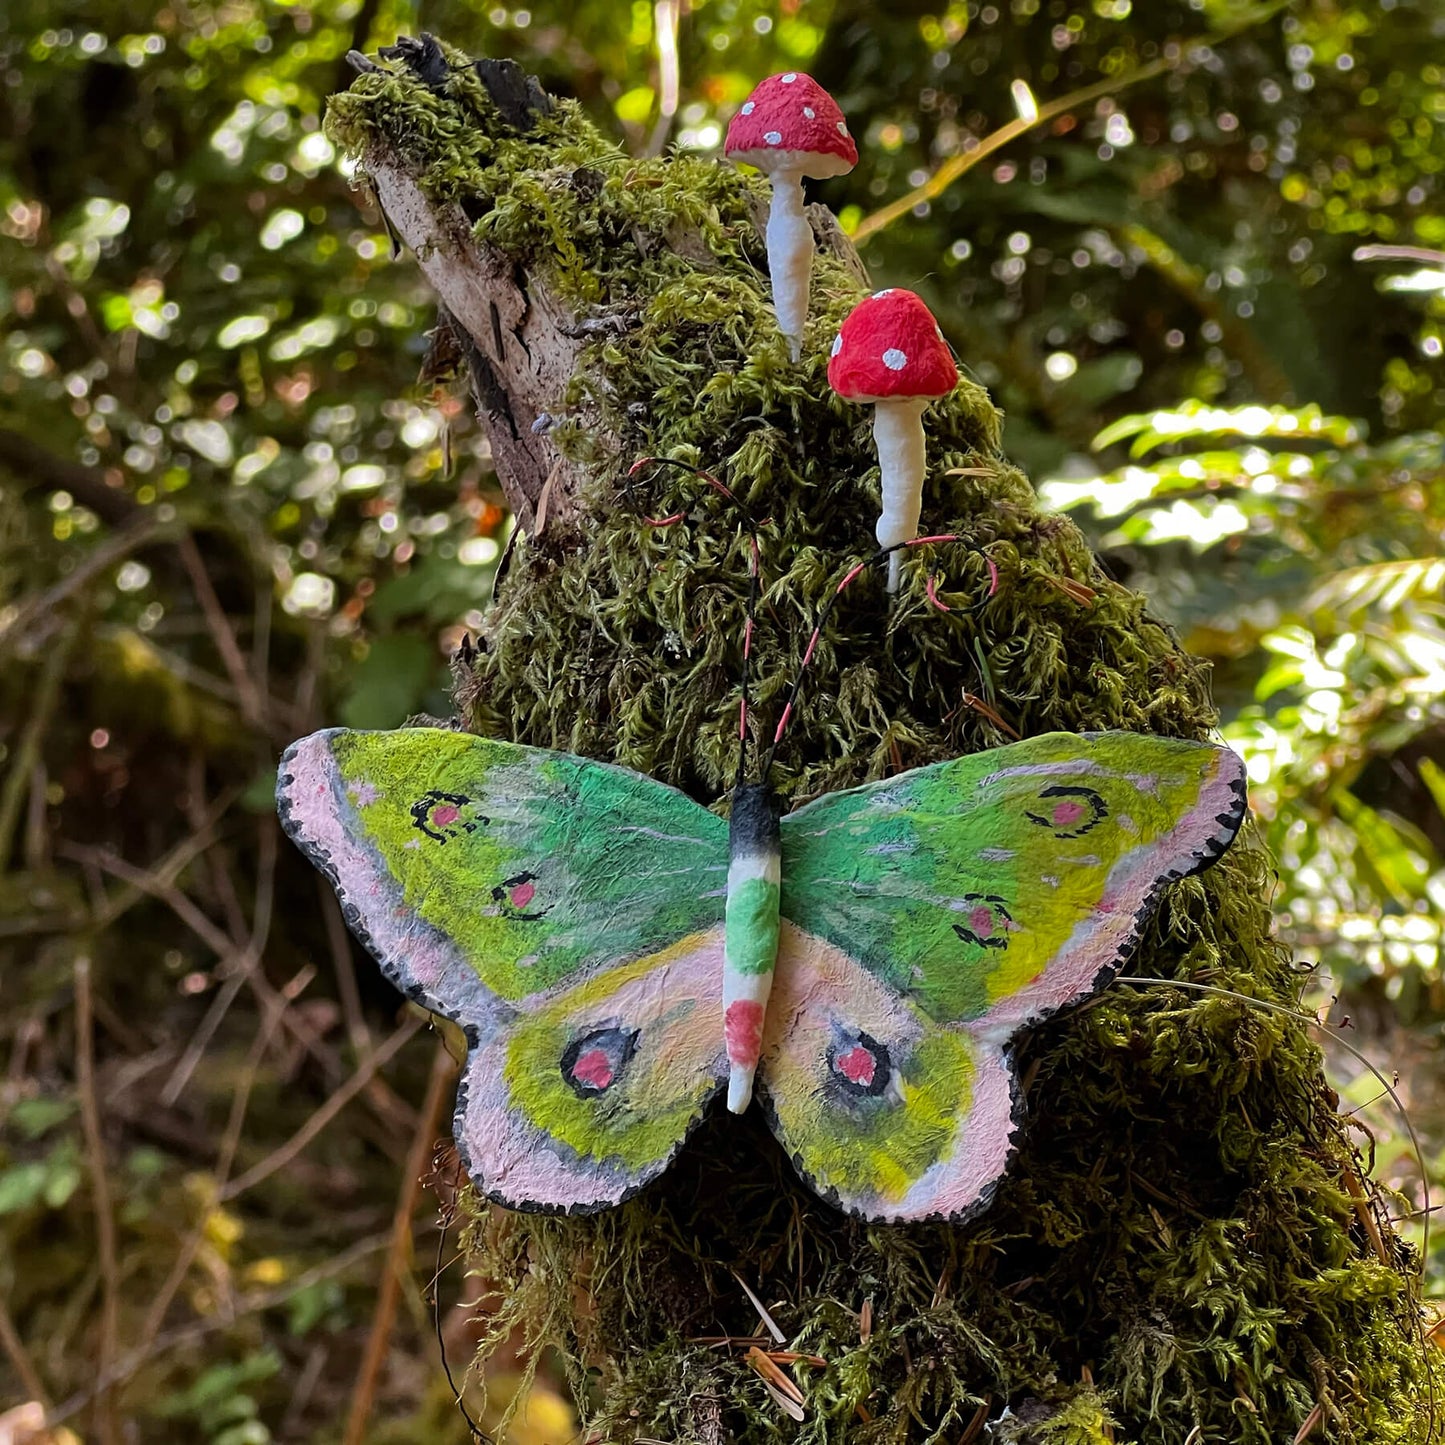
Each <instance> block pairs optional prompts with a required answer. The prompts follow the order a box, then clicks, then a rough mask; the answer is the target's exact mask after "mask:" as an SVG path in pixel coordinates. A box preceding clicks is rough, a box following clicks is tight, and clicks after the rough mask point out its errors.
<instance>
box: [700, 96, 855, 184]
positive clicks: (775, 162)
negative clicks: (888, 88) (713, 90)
mask: <svg viewBox="0 0 1445 1445" xmlns="http://www.w3.org/2000/svg"><path fill="white" fill-rule="evenodd" d="M723 151H724V153H725V154H726V155H727V156H728V158H729V159H730V160H735V161H742V162H743V163H744V164H746V165H750V166H756V167H757V168H758V169H759V170H760V171H775V170H782V169H790V170H791V169H794V168H800V169H801V170H802V172H803V174H804V175H805V176H813V177H816V178H819V179H821V178H822V177H824V176H841V175H844V174H845V173H846V172H848V171H851V170H852V169H853V167H854V166H856V165H857V164H858V147H857V146H856V145H854V144H853V137H852V136H850V135H849V134H848V122H847V121H845V120H844V119H843V112H842V111H841V110H839V109H838V102H837V101H835V100H834V99H833V97H832V96H831V95H829V94H828V92H827V91H826V90H824V89H823V87H822V86H821V85H819V84H818V82H817V81H816V80H814V79H813V77H812V76H811V75H804V74H803V72H802V71H801V70H789V71H787V72H785V73H784V74H782V75H770V76H769V77H768V78H767V79H766V80H765V81H763V82H762V83H761V84H760V85H759V86H758V87H757V88H756V89H755V90H754V91H753V93H752V94H751V95H750V96H749V97H748V98H747V99H746V100H745V101H744V102H743V104H742V109H741V110H739V111H738V113H737V114H736V115H735V116H733V118H732V120H731V121H730V122H729V123H728V136H727V140H726V141H725V142H724V143H723Z"/></svg>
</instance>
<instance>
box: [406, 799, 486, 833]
mask: <svg viewBox="0 0 1445 1445" xmlns="http://www.w3.org/2000/svg"><path fill="white" fill-rule="evenodd" d="M411 821H412V824H413V825H414V826H415V827H417V828H420V829H421V831H422V832H423V833H425V834H426V835H427V837H428V838H431V839H434V840H435V841H436V842H438V843H445V842H446V841H447V839H448V838H461V837H465V836H466V835H467V834H468V833H474V832H476V830H477V829H478V828H485V827H486V826H487V825H488V824H489V823H490V822H491V821H492V820H491V819H490V818H488V817H486V816H485V815H484V814H482V813H479V812H477V811H476V807H475V804H474V803H473V801H472V799H471V798H469V797H468V796H467V795H466V794H465V793H443V792H439V791H437V790H436V789H433V790H432V791H431V792H429V793H423V794H422V796H421V797H420V798H418V799H417V800H416V802H414V803H413V804H412V805H411Z"/></svg>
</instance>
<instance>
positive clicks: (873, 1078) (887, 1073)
mask: <svg viewBox="0 0 1445 1445" xmlns="http://www.w3.org/2000/svg"><path fill="white" fill-rule="evenodd" d="M828 1071H829V1074H830V1076H831V1079H832V1082H833V1084H834V1085H835V1086H836V1087H837V1088H839V1089H840V1090H842V1092H843V1093H844V1094H845V1095H847V1096H851V1097H853V1098H858V1099H863V1098H877V1097H878V1096H879V1095H880V1094H882V1093H883V1092H884V1091H885V1090H886V1089H887V1088H888V1085H889V1084H890V1083H891V1082H892V1081H893V1061H892V1059H891V1058H890V1057H889V1055H888V1046H887V1045H886V1044H883V1043H880V1042H879V1041H878V1040H877V1039H875V1038H874V1037H873V1035H872V1034H867V1033H864V1032H863V1031H862V1030H861V1029H860V1030H857V1031H852V1030H848V1031H840V1033H839V1035H838V1037H837V1038H835V1039H834V1041H833V1043H832V1044H831V1045H830V1046H829V1049H828Z"/></svg>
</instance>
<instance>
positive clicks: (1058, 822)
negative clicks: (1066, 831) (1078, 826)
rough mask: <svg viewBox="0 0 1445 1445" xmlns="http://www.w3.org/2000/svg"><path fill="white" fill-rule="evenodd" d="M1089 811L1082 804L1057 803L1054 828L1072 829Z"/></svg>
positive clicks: (1055, 805)
mask: <svg viewBox="0 0 1445 1445" xmlns="http://www.w3.org/2000/svg"><path fill="white" fill-rule="evenodd" d="M1087 811H1088V810H1087V809H1086V808H1085V807H1084V805H1083V804H1082V803H1055V804H1054V826H1055V827H1056V828H1072V827H1073V826H1074V824H1075V823H1077V822H1078V821H1079V819H1080V818H1082V817H1083V816H1084V814H1085V813H1086V812H1087Z"/></svg>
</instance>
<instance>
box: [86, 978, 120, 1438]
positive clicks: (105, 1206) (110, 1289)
mask: <svg viewBox="0 0 1445 1445" xmlns="http://www.w3.org/2000/svg"><path fill="white" fill-rule="evenodd" d="M75 1073H76V1084H77V1087H78V1089H79V1092H80V1124H81V1130H82V1132H83V1134H84V1136H85V1158H86V1166H87V1169H88V1170H89V1173H90V1197H91V1204H92V1207H93V1209H94V1212H95V1241H96V1251H97V1254H98V1256H99V1260H100V1285H101V1308H100V1348H99V1351H98V1356H97V1358H98V1363H99V1373H100V1375H101V1378H102V1379H104V1378H106V1377H107V1376H108V1375H109V1374H110V1372H111V1369H112V1367H113V1366H114V1363H115V1353H116V1343H117V1340H118V1339H119V1335H120V1265H119V1263H118V1261H117V1256H116V1244H115V1212H114V1210H113V1208H112V1206H111V1198H110V1176H109V1174H108V1173H107V1170H106V1163H105V1140H104V1139H103V1138H102V1136H101V1132H100V1105H99V1103H98V1102H97V1100H96V1093H95V1024H94V1013H93V1011H92V1008H91V996H90V959H89V958H88V957H86V955H84V954H81V955H80V956H78V957H77V958H76V960H75ZM93 1420H94V1425H95V1429H96V1432H97V1434H98V1435H99V1436H100V1440H101V1445H120V1438H121V1436H120V1425H119V1421H118V1420H117V1419H116V1415H115V1402H114V1399H113V1398H112V1396H111V1393H110V1386H109V1384H107V1385H106V1386H105V1387H104V1388H102V1389H101V1390H100V1391H98V1392H97V1395H96V1400H95V1412H94V1416H93Z"/></svg>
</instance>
